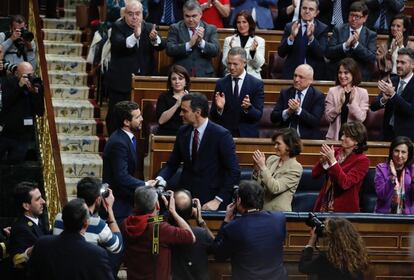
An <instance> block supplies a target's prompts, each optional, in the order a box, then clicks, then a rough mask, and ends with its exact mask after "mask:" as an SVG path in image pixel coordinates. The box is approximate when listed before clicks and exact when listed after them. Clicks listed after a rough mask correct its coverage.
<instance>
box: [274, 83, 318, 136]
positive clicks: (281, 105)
mask: <svg viewBox="0 0 414 280" xmlns="http://www.w3.org/2000/svg"><path fill="white" fill-rule="evenodd" d="M295 94H296V89H295V88H293V87H290V88H288V89H282V91H281V92H280V96H279V100H278V101H277V102H276V106H275V108H273V111H272V114H271V115H270V119H271V121H272V122H273V123H277V124H278V125H279V126H280V127H289V126H290V124H291V122H292V120H293V118H297V119H298V125H299V133H300V138H302V139H322V138H321V133H320V121H321V119H322V115H323V112H324V110H325V96H324V94H323V93H322V92H320V91H319V90H317V89H316V88H314V87H312V86H310V87H309V89H308V91H307V93H306V96H305V99H304V100H303V103H302V112H301V113H300V115H299V116H298V115H296V114H294V115H292V116H291V117H290V118H288V119H287V120H286V121H284V120H283V118H282V113H283V110H285V109H287V108H288V101H289V99H294V98H295Z"/></svg>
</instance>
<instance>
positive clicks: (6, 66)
mask: <svg viewBox="0 0 414 280" xmlns="http://www.w3.org/2000/svg"><path fill="white" fill-rule="evenodd" d="M2 63H3V69H2V71H4V72H10V73H12V74H14V72H16V70H17V64H13V63H10V62H8V61H6V60H5V59H3V60H2Z"/></svg>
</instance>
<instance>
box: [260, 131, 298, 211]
mask: <svg viewBox="0 0 414 280" xmlns="http://www.w3.org/2000/svg"><path fill="white" fill-rule="evenodd" d="M272 140H273V142H274V143H275V152H276V155H273V156H270V157H269V158H268V159H267V160H266V157H265V155H264V153H262V152H261V151H259V150H257V151H255V152H254V153H253V161H254V172H253V179H255V180H256V181H257V182H258V183H259V184H260V185H261V186H262V187H263V188H264V189H265V199H264V207H263V209H265V210H277V211H292V199H293V195H294V194H295V192H296V189H297V187H298V185H299V181H300V177H301V176H302V172H303V168H302V165H301V164H300V163H299V162H297V161H296V156H297V155H299V154H300V152H301V150H302V142H301V141H300V138H299V136H298V134H297V132H296V130H294V129H292V128H282V129H280V130H278V131H277V132H276V133H275V134H274V135H273V137H272Z"/></svg>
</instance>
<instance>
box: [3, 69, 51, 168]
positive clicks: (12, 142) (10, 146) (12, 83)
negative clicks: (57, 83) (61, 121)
mask: <svg viewBox="0 0 414 280" xmlns="http://www.w3.org/2000/svg"><path fill="white" fill-rule="evenodd" d="M1 87H2V90H3V92H2V100H1V101H2V105H3V108H1V109H0V110H1V116H0V118H1V119H0V126H3V130H2V131H1V129H0V161H1V160H3V159H4V160H10V161H23V160H25V158H26V154H28V153H27V152H28V151H29V150H30V149H33V150H36V149H37V148H36V141H35V122H36V119H35V118H36V116H43V114H44V111H45V107H44V99H43V84H42V82H41V80H40V79H38V78H35V79H34V77H33V67H32V65H31V64H30V63H28V62H20V63H19V64H18V66H17V75H16V76H13V77H10V78H9V79H6V80H5V82H4V84H2V85H1Z"/></svg>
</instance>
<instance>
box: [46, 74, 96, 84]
mask: <svg viewBox="0 0 414 280" xmlns="http://www.w3.org/2000/svg"><path fill="white" fill-rule="evenodd" d="M48 74H49V83H51V84H62V85H68V86H69V85H73V86H86V84H87V78H88V74H86V73H82V72H81V73H72V72H68V71H56V70H49V71H48Z"/></svg>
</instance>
